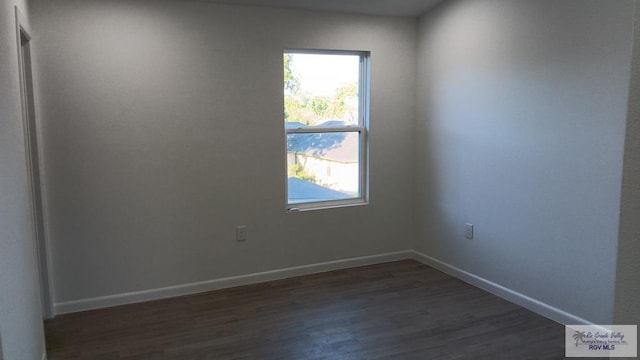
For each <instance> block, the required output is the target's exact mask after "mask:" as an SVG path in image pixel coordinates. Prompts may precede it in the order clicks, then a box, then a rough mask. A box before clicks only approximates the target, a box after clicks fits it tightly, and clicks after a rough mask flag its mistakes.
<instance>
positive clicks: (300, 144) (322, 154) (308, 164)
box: [287, 132, 360, 204]
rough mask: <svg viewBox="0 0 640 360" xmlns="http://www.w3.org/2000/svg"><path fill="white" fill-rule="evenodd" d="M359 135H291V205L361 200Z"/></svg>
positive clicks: (289, 144) (338, 133) (340, 133)
mask: <svg viewBox="0 0 640 360" xmlns="http://www.w3.org/2000/svg"><path fill="white" fill-rule="evenodd" d="M359 143H360V136H359V133H358V132H330V133H307V134H289V135H287V165H288V168H287V171H288V189H289V194H288V197H289V203H290V204H296V203H302V202H316V201H330V200H344V199H352V198H358V197H360V181H359V178H360V162H359V150H358V149H359V147H360V144H359Z"/></svg>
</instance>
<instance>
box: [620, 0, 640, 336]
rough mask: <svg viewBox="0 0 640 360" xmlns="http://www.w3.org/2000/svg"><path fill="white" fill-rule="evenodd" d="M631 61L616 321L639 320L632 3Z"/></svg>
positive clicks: (638, 128)
mask: <svg viewBox="0 0 640 360" xmlns="http://www.w3.org/2000/svg"><path fill="white" fill-rule="evenodd" d="M635 7H636V8H635V21H634V25H635V26H634V36H633V62H632V71H631V88H630V92H629V113H628V116H627V132H626V142H625V157H624V175H623V178H622V200H621V202H622V203H621V207H620V209H621V212H620V236H619V239H618V267H617V277H616V301H615V313H614V316H615V323H616V324H635V325H638V324H640V306H639V305H638V301H639V299H640V279H638V277H639V276H640V261H639V260H638V259H640V221H638V219H640V8H639V5H638V3H637V2H636V5H635Z"/></svg>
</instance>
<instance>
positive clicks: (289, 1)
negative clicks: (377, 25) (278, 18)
mask: <svg viewBox="0 0 640 360" xmlns="http://www.w3.org/2000/svg"><path fill="white" fill-rule="evenodd" d="M208 1H211V2H216V3H223V4H235V5H253V6H269V7H279V8H293V9H305V10H318V11H334V12H343V13H355V14H367V15H391V16H420V15H422V14H424V13H425V12H426V11H427V10H428V9H430V8H431V7H433V6H434V5H436V4H437V3H440V2H442V1H443V0H208Z"/></svg>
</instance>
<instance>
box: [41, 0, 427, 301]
mask: <svg viewBox="0 0 640 360" xmlns="http://www.w3.org/2000/svg"><path fill="white" fill-rule="evenodd" d="M40 6H41V7H39V8H38V9H37V16H36V17H37V25H38V28H39V29H42V38H43V44H42V46H41V48H39V56H38V63H39V67H40V70H41V74H42V77H41V79H40V80H41V85H42V93H43V96H42V98H41V107H42V113H43V120H44V122H45V124H46V125H45V126H44V127H43V134H44V143H43V147H44V150H45V153H46V155H47V156H46V159H45V164H46V174H47V176H48V179H50V181H49V182H48V184H47V191H48V204H49V209H48V210H49V214H50V218H49V220H50V242H51V244H50V246H51V248H52V258H53V259H52V262H53V267H54V271H53V273H54V274H53V275H54V282H55V297H56V298H55V300H56V302H64V301H71V300H78V299H84V298H93V297H98V296H104V295H111V294H118V293H123V292H129V291H135V290H144V289H153V288H160V287H165V286H170V285H176V284H184V283H190V282H196V281H203V280H210V279H216V278H222V277H227V276H233V275H240V274H248V273H255V272H261V271H265V270H272V269H279V268H286V267H291V266H297V265H307V264H312V263H317V262H324V261H329V260H337V259H344V258H350V257H358V256H365V255H372V254H381V253H387V252H394V251H399V250H407V249H409V248H410V246H411V241H412V239H413V237H414V232H413V226H412V217H411V210H412V205H411V204H412V203H411V194H412V189H411V186H412V184H413V180H412V179H413V170H412V169H413V164H412V158H411V155H410V154H411V153H412V149H413V144H412V142H411V140H410V139H411V138H412V137H411V133H412V127H413V123H414V119H415V111H414V89H415V80H414V75H415V61H416V50H415V44H416V39H417V31H416V29H417V20H416V19H408V18H391V17H388V18H387V17H366V16H352V15H339V14H330V13H311V12H304V11H287V10H277V9H267V8H252V7H232V6H224V5H214V4H209V3H206V2H197V1H192V2H177V1H157V0H153V1H134V2H132V1H121V2H119V1H99V2H93V1H80V2H79V1H55V2H53V1H50V2H49V1H48V2H40ZM44 29H46V32H45V31H44ZM297 47H300V48H329V49H355V50H370V51H371V54H372V55H371V57H372V85H371V86H372V88H371V93H372V101H371V103H372V107H371V168H370V191H371V199H370V200H371V204H370V205H368V206H359V207H350V208H341V209H334V210H330V211H312V212H305V213H294V214H286V213H285V211H284V209H285V205H284V198H285V193H284V191H285V189H284V181H285V167H284V133H283V99H282V50H283V49H284V48H297ZM240 224H243V225H247V226H248V229H249V240H248V241H247V242H246V243H237V242H236V241H235V226H236V225H240Z"/></svg>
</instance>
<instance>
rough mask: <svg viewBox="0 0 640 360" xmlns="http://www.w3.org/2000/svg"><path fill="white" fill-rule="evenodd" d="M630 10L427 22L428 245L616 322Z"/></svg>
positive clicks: (422, 86) (555, 5)
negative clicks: (468, 232)
mask: <svg viewBox="0 0 640 360" xmlns="http://www.w3.org/2000/svg"><path fill="white" fill-rule="evenodd" d="M632 10H633V1H630V0H617V1H599V0H562V1H556V0H543V1H525V0H520V1H507V0H504V1H501V0H475V1H449V2H445V3H443V4H442V5H440V6H439V7H437V8H436V9H435V10H433V11H431V12H430V13H428V14H426V15H425V16H424V17H422V18H421V20H420V25H419V50H418V72H419V74H418V96H417V113H418V123H417V131H416V137H417V141H416V144H417V156H418V160H417V166H418V176H417V183H416V188H417V191H418V200H417V201H418V202H417V204H416V212H415V213H416V214H419V216H418V217H417V218H416V221H417V224H418V230H417V231H418V234H417V236H418V237H417V239H416V243H415V247H416V249H417V250H419V251H421V252H424V253H426V254H427V255H430V256H432V257H435V258H437V259H439V260H441V261H444V262H446V263H449V264H451V265H453V266H456V267H458V268H461V269H463V270H466V271H468V272H471V273H473V274H475V275H478V276H480V277H483V278H485V279H488V280H490V281H493V282H495V283H498V284H500V285H503V286H506V287H508V288H510V289H513V290H515V291H518V292H520V293H522V294H524V295H527V296H530V297H532V298H534V299H537V300H539V301H542V302H544V303H546V304H548V305H551V306H553V307H556V308H558V309H560V310H563V311H566V312H569V313H571V314H574V315H577V316H579V317H581V318H583V319H586V320H587V321H592V322H596V323H604V324H606V323H610V322H611V321H612V320H613V298H614V296H613V295H614V287H615V270H616V256H617V249H616V245H617V238H618V220H619V218H618V214H619V207H620V190H621V180H622V175H621V174H622V158H623V147H624V134H625V118H626V108H627V92H628V82H629V80H628V79H629V71H630V59H631V37H632V34H631V33H632ZM466 222H469V223H473V224H474V225H475V238H474V239H473V240H467V239H465V236H464V224H465V223H466Z"/></svg>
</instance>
